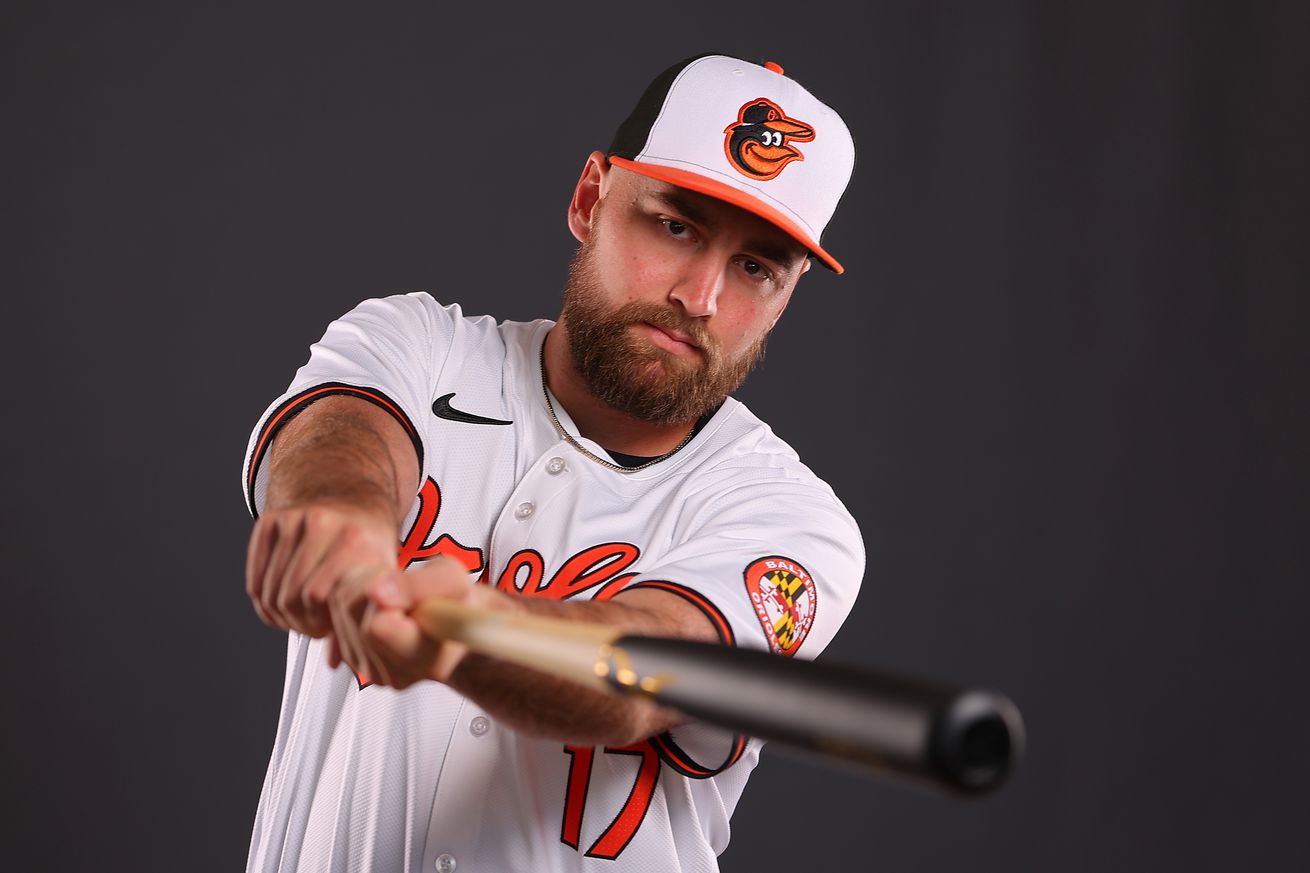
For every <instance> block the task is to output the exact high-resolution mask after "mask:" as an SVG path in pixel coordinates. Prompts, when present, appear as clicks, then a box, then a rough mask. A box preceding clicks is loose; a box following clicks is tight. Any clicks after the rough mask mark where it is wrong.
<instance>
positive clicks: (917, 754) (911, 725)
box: [609, 636, 1023, 794]
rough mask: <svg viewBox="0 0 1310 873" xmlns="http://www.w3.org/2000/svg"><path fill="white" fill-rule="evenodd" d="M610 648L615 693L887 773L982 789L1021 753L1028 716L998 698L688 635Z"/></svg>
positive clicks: (996, 781) (969, 790)
mask: <svg viewBox="0 0 1310 873" xmlns="http://www.w3.org/2000/svg"><path fill="white" fill-rule="evenodd" d="M613 648H614V650H615V656H614V658H613V659H612V660H611V662H610V664H611V669H610V676H609V680H610V682H611V683H612V684H613V685H614V686H615V687H616V688H619V689H621V690H624V691H628V692H630V693H639V694H641V695H643V696H646V697H650V698H652V699H654V700H655V701H657V702H658V703H661V704H663V705H665V706H669V707H672V708H674V709H677V710H679V711H680V712H683V713H685V714H686V715H688V716H691V717H693V718H696V719H698V720H700V721H703V722H707V723H712V724H716V725H720V726H722V727H727V728H731V729H733V730H735V731H738V732H741V733H745V734H749V735H751V736H756V737H759V738H761V739H766V740H776V741H778V742H781V743H786V744H788V745H791V746H796V747H798V748H801V749H807V750H810V751H814V752H818V753H819V754H821V755H825V756H829V757H837V758H842V759H845V760H849V761H854V762H857V763H860V764H864V765H867V766H870V767H872V768H874V769H875V770H878V771H881V772H883V773H887V774H889V775H902V776H910V777H916V778H919V779H925V780H928V781H929V782H932V783H935V784H937V785H939V786H942V787H945V788H948V789H951V790H954V791H957V792H962V793H966V794H978V793H982V792H986V791H990V790H992V789H994V788H996V787H998V786H999V785H1000V784H1001V783H1002V782H1003V781H1004V780H1005V777H1006V776H1007V775H1008V774H1009V772H1010V771H1011V770H1012V769H1013V767H1014V765H1015V763H1016V762H1017V761H1018V758H1019V755H1020V753H1021V751H1022V746H1023V721H1022V719H1021V717H1020V715H1019V710H1018V709H1017V708H1016V707H1015V706H1014V704H1013V703H1011V702H1010V701H1009V700H1008V699H1006V698H1005V697H1003V696H1002V695H999V694H995V693H993V692H990V691H981V690H976V689H960V688H952V687H950V686H947V685H943V684H939V683H936V682H928V681H924V680H920V679H913V678H908V677H904V676H893V675H889V674H886V673H879V672H873V671H869V670H865V669H860V668H854V667H847V666H838V665H830V664H826V663H821V664H820V663H812V662H809V661H802V660H796V659H792V658H785V657H782V656H780V655H774V654H771V653H768V652H762V651H756V650H752V649H737V648H729V647H727V646H720V645H714V644H710V643H699V642H692V641H690V640H674V639H660V638H655V637H636V636H627V637H622V638H621V639H619V640H617V641H616V642H615V643H614V644H613ZM624 668H627V669H626V670H625V669H624Z"/></svg>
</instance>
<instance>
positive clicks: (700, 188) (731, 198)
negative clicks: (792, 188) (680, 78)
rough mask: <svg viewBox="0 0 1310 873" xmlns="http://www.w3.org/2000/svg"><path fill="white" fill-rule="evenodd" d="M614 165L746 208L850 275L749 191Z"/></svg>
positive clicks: (617, 161) (659, 169)
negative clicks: (748, 192)
mask: <svg viewBox="0 0 1310 873" xmlns="http://www.w3.org/2000/svg"><path fill="white" fill-rule="evenodd" d="M609 160H610V163H611V164H613V165H614V166H616V167H622V168H623V169H625V170H631V171H632V172H634V173H640V174H641V175H643V176H648V177H650V178H652V179H659V180H660V181H661V182H668V183H669V184H670V185H677V186H678V187H679V188H687V189H688V190H691V191H696V192H698V193H700V194H706V195H708V196H710V197H713V198H715V199H716V200H722V201H724V202H726V203H731V204H732V205H733V206H737V207H740V208H742V209H745V210H746V211H747V212H750V213H752V214H754V215H758V216H759V217H760V218H763V219H764V220H765V221H767V222H769V223H770V224H772V225H774V226H776V227H778V228H779V229H781V230H782V231H784V232H785V233H786V234H787V235H788V236H790V237H791V238H792V239H794V240H796V241H797V242H798V243H800V244H801V245H803V246H805V248H807V249H809V250H810V251H811V252H813V253H814V256H815V257H816V258H818V259H819V260H820V261H822V262H823V264H824V266H826V267H828V268H829V269H831V270H832V271H833V272H834V273H837V274H838V275H840V274H842V273H844V272H846V270H845V268H844V267H842V265H841V264H839V263H837V259H836V258H834V257H833V256H832V255H830V254H828V253H827V252H826V251H824V250H823V246H821V245H819V241H818V240H816V239H811V238H810V237H809V235H807V234H806V233H805V231H803V230H802V229H801V227H800V225H798V224H797V223H796V222H794V221H792V220H791V219H790V218H788V217H787V216H786V215H784V214H783V213H781V212H779V211H778V210H777V209H774V208H773V207H772V206H770V205H769V204H767V203H765V202H763V201H762V200H758V199H756V198H755V197H752V196H751V195H749V194H747V193H746V192H744V191H742V190H740V189H738V188H734V187H732V186H731V185H726V184H724V183H723V182H719V181H716V180H714V179H710V178H708V177H706V176H702V175H700V174H698V173H692V172H689V171H687V170H679V169H676V168H674V167H663V166H660V165H659V164H642V163H638V162H636V161H631V160H628V159H627V158H620V157H611V158H610V159H609Z"/></svg>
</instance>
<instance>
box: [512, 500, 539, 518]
mask: <svg viewBox="0 0 1310 873" xmlns="http://www.w3.org/2000/svg"><path fill="white" fill-rule="evenodd" d="M536 511H537V507H535V506H533V505H532V502H531V501H529V502H527V503H520V504H519V505H518V508H516V509H515V510H514V517H515V518H517V519H518V520H519V521H522V520H523V519H525V518H532V513H534V512H536Z"/></svg>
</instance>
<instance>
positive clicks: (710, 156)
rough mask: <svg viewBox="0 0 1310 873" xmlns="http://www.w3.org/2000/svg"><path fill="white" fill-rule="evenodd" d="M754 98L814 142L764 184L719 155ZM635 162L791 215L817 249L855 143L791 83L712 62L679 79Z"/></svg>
mask: <svg viewBox="0 0 1310 873" xmlns="http://www.w3.org/2000/svg"><path fill="white" fill-rule="evenodd" d="M760 98H765V99H768V100H772V101H773V102H774V103H776V104H777V105H778V106H779V107H780V108H781V109H782V110H783V111H784V112H785V113H786V114H787V117H789V118H793V119H795V120H797V121H799V122H801V123H803V124H805V125H807V126H809V127H810V128H812V129H813V130H814V139H813V140H810V141H806V142H797V143H795V144H794V145H795V148H796V149H797V150H799V151H800V152H801V154H802V155H803V156H804V158H803V160H797V161H792V162H791V163H789V164H788V165H787V166H786V167H785V168H784V169H783V170H782V172H780V173H779V174H778V175H777V176H776V177H775V178H773V179H768V180H758V179H752V178H748V177H747V176H745V175H744V174H743V173H742V172H740V171H739V170H737V169H736V168H735V167H734V166H733V164H732V162H731V161H730V160H729V159H728V157H727V154H726V152H725V151H724V135H725V129H726V128H727V127H728V126H729V125H731V124H733V123H734V122H736V120H737V113H738V111H739V110H740V109H741V107H742V106H744V105H746V104H747V103H751V102H753V101H755V100H758V99H760ZM633 160H635V161H637V162H638V163H648V164H658V165H660V166H665V167H672V168H673V169H677V170H686V171H688V172H692V173H697V174H699V175H701V176H705V177H707V178H710V179H713V180H715V181H718V182H722V183H723V184H725V185H728V186H730V187H732V188H736V189H738V190H739V191H743V192H745V193H747V194H750V195H751V196H753V197H756V198H758V199H759V200H762V201H763V202H765V203H767V204H768V205H770V206H772V207H773V208H774V209H777V210H778V211H780V212H782V213H783V214H784V215H787V216H789V217H790V218H791V219H792V220H793V221H795V222H797V223H798V224H799V225H800V226H801V227H802V228H804V229H805V231H806V232H807V233H808V234H809V236H810V239H812V240H813V241H815V242H816V243H817V242H818V240H819V238H820V237H821V236H822V234H823V229H824V228H825V227H827V225H828V221H829V220H830V219H831V218H832V215H833V213H834V212H835V211H836V210H837V202H838V201H839V200H840V199H841V195H842V192H844V191H845V190H846V184H847V183H848V182H849V181H850V178H851V173H852V172H853V171H854V169H855V141H854V140H853V139H852V138H851V134H850V131H849V130H848V129H847V127H846V124H845V122H843V121H842V120H841V116H839V115H838V114H837V113H836V112H834V111H833V110H832V108H831V107H829V106H828V105H827V104H826V103H824V102H822V101H821V100H819V99H818V98H817V97H815V96H814V95H813V94H811V93H810V92H809V91H807V90H805V88H803V87H801V85H799V84H798V83H797V82H796V81H795V80H793V79H790V78H788V77H786V76H783V75H779V74H778V73H775V72H772V71H771V70H768V69H765V68H764V67H760V66H756V65H755V64H749V63H746V62H744V61H741V60H738V59H737V58H729V57H723V56H721V55H712V56H709V57H704V58H700V59H698V60H695V61H693V62H692V63H690V64H688V65H687V66H686V68H685V69H683V70H682V72H681V73H679V74H678V76H677V78H676V79H675V80H674V82H673V85H672V86H671V87H670V88H669V92H668V95H667V97H666V98H665V100H664V105H663V108H662V109H661V111H660V113H659V117H658V118H657V120H656V121H655V124H654V125H653V126H652V127H651V131H650V135H649V137H648V138H647V140H646V145H645V147H644V148H643V149H642V150H641V151H640V152H639V153H638V154H637V155H636V156H635V157H634V158H633Z"/></svg>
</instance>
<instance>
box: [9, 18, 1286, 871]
mask: <svg viewBox="0 0 1310 873" xmlns="http://www.w3.org/2000/svg"><path fill="white" fill-rule="evenodd" d="M201 5H202V4H191V3H163V2H155V3H147V4H142V3H130V2H120V3H110V4H102V3H90V2H78V3H26V4H18V5H15V4H12V3H10V4H6V5H5V11H4V12H3V13H0V22H2V23H3V38H4V46H3V53H2V58H3V60H2V61H0V63H2V64H3V67H4V72H5V74H4V78H3V86H2V87H3V89H4V98H5V101H4V107H5V108H4V126H3V135H2V139H3V149H4V152H5V167H6V169H7V171H8V172H7V173H6V174H5V179H4V182H3V185H4V188H3V192H2V193H3V201H4V204H5V209H4V221H5V224H6V232H5V236H4V239H5V246H4V251H5V254H4V258H3V270H4V277H5V282H4V287H5V290H6V297H7V309H6V311H7V317H6V318H5V321H4V324H5V331H4V336H5V343H4V347H5V359H4V360H5V377H6V382H7V392H6V393H7V395H8V397H7V399H8V401H9V402H8V404H7V405H8V409H9V414H8V415H7V416H6V419H7V421H8V426H7V427H5V428H4V429H3V433H4V440H5V446H4V449H5V457H7V458H8V459H9V465H8V469H9V471H10V475H9V477H8V482H9V488H8V491H9V493H10V495H11V500H10V504H9V508H8V510H7V512H6V520H5V525H4V529H5V555H6V556H7V558H8V560H7V561H6V565H7V572H6V574H5V575H6V577H7V584H6V590H7V591H8V592H9V593H10V595H11V596H10V598H9V604H8V608H7V609H6V610H5V619H4V621H5V626H6V634H7V637H8V639H9V641H10V644H9V646H8V652H9V660H10V668H9V669H10V671H11V673H12V674H13V675H12V676H11V677H10V682H9V694H8V703H7V704H6V707H5V716H6V717H5V720H4V725H5V727H4V740H5V748H6V751H7V758H8V764H7V765H6V767H5V773H6V775H5V777H4V783H5V785H6V792H5V793H6V795H7V797H8V803H7V807H8V811H7V815H6V816H5V824H4V827H5V829H6V832H7V833H6V836H5V840H4V845H5V846H6V857H5V860H4V862H3V863H4V866H5V867H6V868H7V869H13V870H18V869H79V868H91V869H96V870H106V869H108V870H128V869H131V870H143V869H158V870H166V869H167V870H215V871H218V870H233V869H238V868H239V867H240V866H241V864H242V863H243V860H244V857H245V851H246V845H247V840H248V835H249V828H250V824H251V820H252V817H253V813H254V808H255V803H256V799H257V797H258V793H259V787H260V781H261V778H262V774H263V770H264V766H265V763H266V760H267V755H268V752H269V749H270V747H271V743H272V739H273V729H274V725H275V722H276V716H277V707H278V699H279V694H280V687H281V676H282V666H283V665H282V660H283V649H284V645H283V641H282V638H281V637H279V636H278V635H277V634H276V633H274V632H273V631H270V630H268V629H267V628H265V627H263V626H262V625H261V624H259V622H258V621H257V620H256V618H255V616H254V615H253V613H252V611H251V610H250V609H249V607H248V606H247V604H246V602H245V599H244V595H243V592H242V579H241V569H242V560H243V552H244V542H245V538H246V535H247V531H248V527H249V522H248V519H247V517H246V514H245V510H244V509H243V505H242V500H241V498H240V492H239V484H238V469H239V465H240V460H241V453H242V450H243V448H244V446H245V440H246V436H247V434H248V431H249V428H250V427H251V426H252V425H253V423H254V421H255V418H256V417H257V415H258V414H259V413H260V411H261V410H262V409H263V407H264V405H265V404H266V403H267V402H268V401H269V400H270V399H271V398H272V397H274V396H275V395H276V394H277V393H278V392H279V391H280V390H281V389H282V387H283V386H284V385H285V383H286V382H287V381H288V379H289V378H290V375H291V373H292V372H293V370H294V368H295V367H296V366H298V365H299V364H300V363H301V362H302V360H303V359H304V358H305V356H306V348H307V346H308V344H309V343H310V342H312V341H313V340H314V339H315V338H316V337H317V336H318V335H319V333H320V332H321V330H322V328H323V326H324V325H325V324H326V323H327V321H329V320H330V319H331V318H333V317H335V316H336V315H338V314H340V313H341V312H343V311H345V310H346V309H348V308H349V307H350V306H352V305H353V304H354V303H355V302H356V301H357V300H359V299H361V298H363V297H368V296H376V295H381V294H387V293H392V292H395V291H400V290H409V289H414V288H427V289H431V290H432V291H433V292H434V293H436V294H437V296H438V297H439V298H441V299H444V300H451V301H460V302H462V303H463V304H464V306H465V308H466V310H468V311H471V312H489V313H493V314H496V315H498V316H500V317H508V318H532V317H537V316H543V315H547V316H548V315H553V314H554V312H555V311H556V307H557V305H558V304H557V301H558V295H559V289H560V288H561V286H562V282H563V276H564V265H565V263H566V261H567V258H568V255H569V253H570V252H571V250H572V240H571V237H569V235H568V233H567V230H566V228H565V225H564V206H565V203H566V199H567V196H568V194H569V191H570V189H571V187H572V184H573V182H574V180H575V179H576V178H577V174H578V172H579V171H580V169H581V167H582V163H583V159H584V157H585V156H586V154H587V152H588V151H589V150H590V149H592V148H598V147H599V148H603V147H604V146H605V145H606V144H607V143H608V141H609V137H610V135H611V133H612V131H613V129H614V128H615V126H616V125H617V124H618V122H619V121H620V120H621V119H622V117H623V116H624V115H625V114H626V112H627V110H628V108H629V107H630V105H631V104H632V102H633V101H635V99H636V97H637V95H638V94H639V93H640V91H641V89H642V88H643V87H644V86H645V84H646V82H647V81H648V80H649V79H650V78H651V77H652V76H653V75H654V74H655V73H656V72H658V71H659V70H660V69H662V68H663V67H665V66H666V65H668V64H669V63H671V62H672V61H674V60H676V59H679V58H681V57H685V56H688V55H691V54H695V53H698V52H701V51H705V50H723V51H728V52H732V53H737V54H741V55H744V56H747V57H752V58H756V59H760V60H763V59H774V60H777V61H779V62H781V63H782V64H783V65H784V66H786V67H787V68H788V70H789V72H791V73H793V74H795V75H796V76H797V77H798V78H799V79H800V80H801V81H803V82H805V83H806V84H807V85H808V86H809V87H810V88H811V89H812V90H813V91H815V92H816V93H817V94H819V95H820V96H822V97H823V98H824V99H826V100H827V101H828V102H830V103H831V104H833V105H834V106H835V107H837V108H838V109H839V110H840V111H841V112H842V113H843V114H844V115H845V117H846V118H847V120H848V122H849V124H850V127H851V128H852V130H853V132H854V134H855V136H856V140H857V143H858V149H859V158H858V165H857V168H856V173H855V178H854V182H853V184H852V186H851V188H850V190H849V191H848V193H847V195H846V199H845V201H844V203H843V205H842V207H841V208H840V210H839V211H838V214H837V217H836V220H835V222H834V224H833V226H832V228H831V231H830V233H829V234H828V235H827V236H826V238H825V243H826V245H827V246H828V247H829V249H830V250H831V251H832V252H834V253H835V254H836V255H837V256H838V257H839V258H841V259H842V260H843V261H844V262H845V263H846V265H847V267H848V271H849V272H848V274H847V275H846V276H845V277H842V278H836V277H833V276H831V275H827V274H826V273H825V271H823V270H815V271H813V272H812V273H811V274H810V276H808V277H807V278H806V279H805V280H804V281H803V282H802V284H801V287H800V289H799V290H798V292H797V294H796V296H795V298H794V302H793V304H792V307H791V311H789V312H788V314H787V315H786V317H784V318H783V320H782V322H781V323H780V325H779V327H778V330H777V332H776V335H775V337H774V339H773V342H772V344H771V350H770V355H769V358H768V360H767V361H766V363H765V365H764V366H763V369H762V370H761V371H759V372H758V373H757V374H756V375H755V376H754V377H753V378H752V380H751V382H750V383H749V384H748V386H747V387H746V388H745V389H744V390H743V392H742V395H741V396H742V397H743V399H744V400H746V401H747V402H748V403H749V404H750V405H751V406H752V407H753V408H754V409H755V410H756V411H757V412H758V413H760V414H761V415H762V416H763V417H764V418H765V419H766V420H768V421H770V422H771V423H772V424H773V425H774V426H775V429H776V430H777V431H778V432H779V433H780V434H781V435H782V436H783V437H784V438H785V439H787V440H789V441H791V442H792V443H793V444H794V445H795V446H796V447H797V448H798V450H799V451H800V453H801V455H802V457H804V458H806V459H807V460H808V461H809V462H810V463H811V464H812V466H813V467H814V468H815V469H816V470H817V472H818V473H819V474H820V475H822V476H823V477H825V478H827V479H828V480H829V481H831V482H832V483H833V485H834V487H835V488H836V489H837V492H838V494H839V495H840V496H841V497H842V498H843V499H844V500H845V501H846V502H847V504H848V505H849V506H850V508H851V510H852V511H853V513H854V514H855V515H856V517H857V518H858V519H859V521H860V522H861V524H862V526H863V529H864V533H865V538H866V542H867V546H868V552H869V570H868V575H867V578H866V582H865V589H864V592H863V594H862V596H861V599H860V602H859V603H858V605H857V607H856V609H855V612H854V614H853V615H852V616H851V619H850V621H849V622H848V624H847V625H846V628H845V629H844V631H843V633H842V635H841V636H840V637H839V638H838V640H837V642H836V643H835V644H834V646H833V647H832V649H831V650H830V652H831V657H832V658H833V659H834V660H835V659H843V660H847V661H854V662H858V663H862V664H867V665H881V666H886V667H890V668H894V669H901V670H909V671H913V672H917V673H922V674H929V675H937V676H941V677H946V678H952V679H956V680H959V681H966V682H977V683H983V684H987V685H992V686H995V687H998V688H1001V689H1004V690H1005V691H1007V692H1009V693H1010V694H1011V695H1012V696H1013V697H1014V698H1015V700H1017V701H1018V703H1019V704H1020V705H1021V707H1022V708H1023V710H1024V712H1025V713H1026V715H1027V720H1028V726H1029V730H1030V735H1031V742H1030V750H1029V756H1028V758H1027V761H1026V762H1025V764H1024V766H1023V767H1022V769H1021V770H1020V771H1019V772H1018V774H1017V776H1016V778H1015V779H1014V781H1013V782H1012V783H1011V784H1010V785H1009V786H1008V787H1007V788H1006V789H1005V790H1004V791H1002V792H1001V793H1000V794H999V795H997V796H995V797H993V798H990V799H987V800H984V801H981V802H976V803H962V802H959V801H957V800H954V799H950V798H944V797H940V796H937V795H934V794H930V793H927V792H923V791H919V790H910V789H905V788H902V787H897V786H890V785H887V784H883V783H879V782H875V781H870V780H867V779H865V778H863V777H860V776H857V775H854V774H850V773H846V772H839V771H835V770H830V769H825V768H823V767H816V766H814V765H812V764H810V763H805V762H798V761H796V760H793V759H788V758H787V757H785V756H783V755H780V754H778V753H777V751H776V750H775V751H771V752H768V753H766V755H765V760H764V763H763V764H762V765H761V768H760V770H759V771H758V772H757V774H756V776H755V777H754V779H753V782H752V784H751V786H750V787H749V789H748V790H747V792H746V796H745V798H744V800H743V802H742V804H741V806H740V808H739V809H738V811H737V815H736V817H735V820H734V833H733V842H732V845H731V846H730V847H729V849H728V850H727V852H726V854H725V855H724V857H723V859H722V861H723V866H724V868H725V870H728V871H734V870H735V871H753V870H795V869H802V870H809V869H815V870H856V869H869V870H892V871H902V870H934V871H936V870H987V871H1014V870H1025V871H1028V870H1031V871H1047V870H1071V871H1075V870H1076V871H1102V870H1117V871H1127V870H1133V871H1157V870H1187V871H1200V870H1215V871H1218V870H1238V869H1263V870H1292V869H1308V868H1310V845H1308V839H1307V837H1306V835H1305V833H1304V828H1305V825H1306V822H1307V820H1310V802H1308V801H1307V792H1306V788H1305V783H1306V780H1307V777H1310V753H1308V752H1307V745H1306V742H1305V736H1306V733H1307V729H1310V705H1308V704H1307V702H1306V696H1305V680H1304V668H1305V666H1306V664H1307V660H1308V659H1307V655H1308V654H1310V652H1308V651H1307V648H1308V647H1307V644H1306V642H1305V640H1304V637H1303V635H1302V634H1301V628H1302V626H1303V624H1304V621H1305V618H1304V617H1305V615H1306V614H1307V607H1310V598H1308V597H1307V593H1306V586H1305V582H1306V578H1307V575H1310V574H1308V573H1307V570H1308V564H1310V562H1308V561H1307V554H1306V546H1305V536H1304V534H1305V524H1304V522H1305V520H1306V518H1305V513H1304V506H1303V501H1302V497H1303V494H1304V492H1305V489H1306V485H1307V464H1306V453H1305V444H1306V443H1305V441H1306V438H1307V428H1306V424H1307V421H1306V418H1307V415H1306V401H1305V376H1306V375H1307V366H1306V364H1307V361H1306V352H1305V345H1304V340H1303V339H1302V337H1303V335H1304V332H1305V324H1306V318H1307V315H1308V314H1310V313H1308V312H1307V305H1306V300H1305V293H1306V290H1307V287H1308V286H1310V282H1308V281H1307V280H1308V279H1310V269H1308V267H1310V264H1308V259H1307V248H1308V246H1307V233H1306V231H1307V226H1308V222H1307V218H1306V203H1307V195H1308V194H1310V186H1308V185H1307V173H1306V171H1305V167H1304V161H1305V155H1306V152H1307V147H1308V146H1310V137H1308V136H1307V132H1308V124H1307V109H1306V107H1307V98H1306V86H1307V83H1308V82H1310V64H1308V63H1307V59H1306V48H1305V47H1306V45H1307V36H1310V28H1308V27H1307V25H1308V24H1310V20H1308V16H1307V12H1306V6H1305V5H1304V4H1301V3H1287V4H1283V5H1281V6H1276V5H1272V4H1248V3H1232V4H1227V5H1223V4H1214V3H1181V2H1180V3H1176V4H1164V3H1149V4H1141V3H1132V4H1129V3H1123V4H1110V5H1109V6H1107V5H1106V4H1101V3H1072V2H1070V3H1046V2H1032V3H1027V4H1013V3H1005V4H988V3H979V4H965V3H961V4H958V5H957V6H954V7H946V6H935V5H929V4H921V3H910V2H906V3H875V4H872V5H870V6H864V7H862V8H861V10H860V11H834V10H824V9H821V8H820V7H819V6H818V5H817V4H806V3H801V4H798V3H794V2H793V3H785V2H779V0H756V2H751V3H735V4H724V5H723V7H722V8H721V9H720V8H714V9H713V10H709V9H704V8H701V7H699V6H698V5H696V4H671V5H668V6H660V5H656V6H650V5H642V6H639V7H633V8H630V9H625V8H623V7H622V5H621V4H605V5H601V4H595V5H592V6H590V7H586V6H577V7H565V6H562V5H559V4H544V5H543V4H535V5H526V4H525V5H524V6H523V7H522V8H511V7H507V6H502V5H500V4H475V8H459V9H458V10H451V9H447V8H445V7H443V6H441V5H438V4H436V3H421V2H405V3H345V2H335V3H329V2H321V3H313V4H299V5H296V6H288V4H281V3H269V4H250V5H246V6H244V7H242V8H236V7H234V6H233V5H232V4H214V5H221V7H222V8H221V9H218V10H214V9H210V8H208V7H209V6H210V5H211V4H203V6H204V8H200V7H201Z"/></svg>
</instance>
